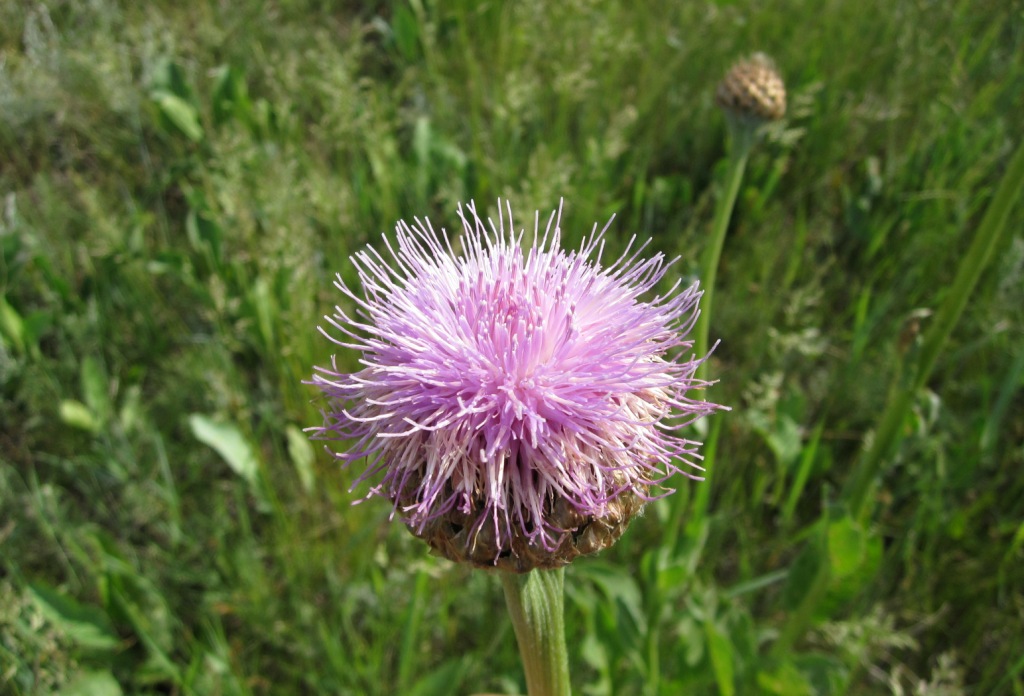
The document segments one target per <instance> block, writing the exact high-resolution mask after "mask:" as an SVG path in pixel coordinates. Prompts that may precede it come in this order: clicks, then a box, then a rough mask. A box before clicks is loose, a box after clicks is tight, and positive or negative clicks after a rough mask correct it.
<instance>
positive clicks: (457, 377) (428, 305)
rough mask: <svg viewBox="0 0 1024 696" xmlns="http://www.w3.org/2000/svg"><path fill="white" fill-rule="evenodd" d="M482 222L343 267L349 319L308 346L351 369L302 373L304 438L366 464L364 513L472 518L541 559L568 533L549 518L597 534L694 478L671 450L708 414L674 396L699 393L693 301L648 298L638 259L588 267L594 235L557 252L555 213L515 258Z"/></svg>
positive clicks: (505, 231)
mask: <svg viewBox="0 0 1024 696" xmlns="http://www.w3.org/2000/svg"><path fill="white" fill-rule="evenodd" d="M498 205H499V216H498V223H497V225H495V223H494V222H493V221H491V220H487V221H485V220H483V219H481V217H480V216H479V215H478V214H477V211H476V208H475V206H474V205H473V204H472V203H470V204H469V205H468V206H466V207H465V209H463V208H462V207H461V206H460V209H459V217H460V219H461V221H462V225H463V234H462V236H461V237H460V238H459V239H457V240H454V241H453V240H451V239H449V237H448V235H447V233H446V232H444V230H442V232H441V234H440V235H438V234H437V233H435V232H434V230H433V228H432V226H431V224H430V222H429V221H428V220H424V221H421V220H420V219H418V218H417V219H415V224H414V225H408V224H406V223H404V222H401V223H399V224H398V226H397V227H396V236H395V239H394V241H392V240H391V239H388V238H387V237H385V238H384V246H385V249H386V252H385V253H383V254H382V253H379V252H378V251H376V250H375V249H373V248H369V247H368V248H367V249H365V250H363V251H360V252H359V253H357V254H356V255H355V256H354V257H353V258H352V262H353V263H354V264H355V266H356V268H357V270H358V274H359V281H360V285H361V286H362V291H361V292H358V291H356V290H354V289H352V288H350V287H348V286H347V285H346V284H345V283H344V281H342V280H341V277H340V275H339V276H338V279H337V282H336V283H335V285H336V286H337V287H338V289H339V290H340V291H341V292H342V294H344V295H345V297H346V298H347V304H348V305H349V306H351V307H353V308H354V309H353V310H347V309H343V308H342V307H340V306H339V307H335V313H334V315H333V316H327V317H325V319H326V322H327V326H326V327H320V330H321V332H322V333H323V334H324V335H325V336H327V337H328V338H330V340H332V341H333V342H334V343H336V344H337V345H339V346H342V347H344V348H347V349H351V350H354V351H358V352H359V353H360V360H359V362H360V364H362V365H363V368H362V369H361V370H359V371H358V372H354V373H347V372H345V371H343V370H340V369H339V368H338V366H337V363H336V361H335V359H334V358H332V362H331V367H330V368H325V367H317V368H316V369H315V373H314V375H313V379H312V384H314V385H316V386H317V387H318V388H319V389H320V390H321V391H322V392H323V394H325V395H326V397H327V400H326V407H325V409H324V412H323V416H324V423H323V426H322V427H318V428H313V429H312V430H313V432H314V437H318V438H321V439H329V440H338V441H344V443H345V444H344V445H342V447H343V448H344V449H342V451H340V452H334V453H333V454H334V456H335V457H337V458H338V459H340V460H342V461H343V462H346V463H348V462H353V461H356V460H365V462H366V468H365V470H364V471H363V472H362V474H361V476H359V478H358V480H357V481H356V483H355V484H353V486H354V487H355V486H356V485H358V484H359V483H361V482H363V481H366V480H368V479H373V480H375V481H377V483H376V484H375V485H373V486H372V487H371V489H370V494H369V495H368V496H367V497H369V496H370V495H381V496H383V497H385V498H387V499H388V500H390V501H391V502H392V504H393V505H394V508H395V511H396V512H397V513H398V514H399V515H400V516H401V517H402V518H403V519H404V521H405V522H406V524H408V525H409V526H410V528H411V529H412V530H413V531H414V532H415V531H416V530H417V529H422V528H423V527H424V526H425V525H426V524H428V523H429V522H432V521H435V520H437V519H438V518H439V517H442V516H445V515H449V514H454V513H463V514H468V513H471V512H473V513H474V519H475V520H476V523H475V524H476V525H477V529H475V530H474V531H479V527H482V526H484V525H488V526H492V530H488V531H489V533H490V532H491V531H493V534H494V536H495V537H496V538H497V539H498V540H499V542H500V541H501V540H508V539H510V538H511V537H513V536H517V535H518V536H520V537H526V538H527V539H529V540H530V542H531V543H535V544H539V545H541V546H544V547H546V548H551V547H553V546H554V545H556V544H557V543H559V540H560V539H561V538H562V537H563V536H564V535H565V534H566V533H567V532H568V531H569V530H565V529H562V528H559V527H558V525H557V524H554V523H553V521H552V518H551V515H550V511H551V510H552V509H554V506H555V504H556V503H558V504H561V505H564V504H565V503H568V504H569V505H570V506H571V507H572V508H574V509H575V510H577V511H579V512H580V513H582V514H583V515H585V516H598V517H599V516H600V515H602V514H603V512H604V510H605V509H606V506H607V505H608V504H609V503H610V502H611V501H613V500H615V499H616V498H617V497H618V496H620V495H622V494H623V493H625V492H627V491H628V492H632V493H634V494H637V495H640V496H642V497H643V498H644V499H650V497H649V496H650V493H649V491H650V490H651V488H652V487H653V488H655V489H656V490H657V487H658V486H659V484H662V483H663V482H664V481H665V480H666V479H667V478H668V477H669V476H670V475H672V474H673V473H675V472H680V471H681V472H682V473H684V474H686V475H687V476H690V477H691V478H699V477H698V476H696V475H694V474H693V473H691V470H701V467H700V466H698V464H697V460H699V459H700V458H701V457H700V455H699V454H698V452H697V446H698V445H699V443H697V442H693V441H691V440H688V439H686V438H685V437H682V436H681V435H679V434H678V433H679V430H680V428H682V427H683V426H685V425H687V424H689V423H692V422H693V421H694V420H696V419H698V418H700V417H702V416H705V415H707V414H709V413H711V412H713V411H715V410H718V409H721V408H722V407H721V406H718V405H716V404H712V403H709V402H707V401H704V400H701V399H695V398H692V397H691V396H690V392H691V390H695V389H702V388H704V387H706V386H707V385H708V383H707V382H703V381H701V380H698V379H696V378H695V377H694V373H695V371H696V369H697V367H698V365H699V364H700V362H701V361H702V360H703V359H704V358H703V357H696V356H692V355H689V356H688V355H687V352H688V351H689V350H690V349H691V348H692V342H691V341H688V340H687V334H688V332H689V331H690V330H691V328H692V327H693V325H694V322H695V321H696V318H697V314H698V309H697V303H698V300H699V298H700V295H701V292H700V291H699V290H698V289H697V284H696V283H694V284H693V285H691V286H689V287H685V288H682V287H681V283H680V282H679V281H677V282H676V283H675V285H673V286H672V288H671V289H670V290H669V291H668V292H666V293H665V294H660V295H659V294H655V292H656V291H655V288H656V286H657V285H658V283H659V281H661V280H662V278H663V276H664V275H665V273H666V270H667V268H668V266H669V263H667V262H666V260H665V258H664V256H663V255H662V254H660V253H659V254H654V255H653V256H651V257H650V258H643V256H642V252H643V251H644V249H645V247H646V246H647V245H646V243H644V244H641V245H637V244H636V243H635V237H634V239H633V240H631V242H630V244H629V247H628V248H627V250H626V252H625V253H624V254H623V255H622V256H621V257H620V258H618V259H617V260H616V261H614V262H613V263H611V264H609V265H602V261H601V255H602V251H603V248H604V241H603V236H604V233H605V231H606V230H607V226H605V228H604V229H603V230H601V231H600V232H598V231H597V226H596V225H595V227H594V230H593V231H592V232H591V234H590V236H589V237H588V238H587V239H585V240H584V242H583V244H582V245H581V247H580V248H579V249H578V250H573V251H568V250H565V249H563V248H562V247H561V245H560V229H559V221H560V218H561V207H559V209H558V211H556V212H555V213H552V215H551V217H550V218H549V219H548V221H547V225H546V227H545V228H544V229H541V226H540V218H539V215H537V216H535V218H534V233H533V235H532V238H531V239H529V240H525V242H524V236H525V235H524V232H523V231H519V232H516V228H515V226H514V224H513V220H512V210H511V207H510V206H508V205H507V204H506V206H505V210H504V211H503V212H502V211H501V207H502V203H501V202H500V201H499V204H498ZM381 475H382V476H381Z"/></svg>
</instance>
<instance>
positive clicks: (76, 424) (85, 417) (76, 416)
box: [59, 399, 100, 433]
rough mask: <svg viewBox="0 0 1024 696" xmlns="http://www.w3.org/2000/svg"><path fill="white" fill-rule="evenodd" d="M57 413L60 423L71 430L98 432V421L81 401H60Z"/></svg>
mask: <svg viewBox="0 0 1024 696" xmlns="http://www.w3.org/2000/svg"><path fill="white" fill-rule="evenodd" d="M59 413H60V420H61V422H62V423H64V424H66V425H70V426H71V427H72V428H78V429H79V430H85V431H87V432H90V433H97V432H99V430H100V421H99V419H98V418H97V417H96V416H95V414H93V412H92V411H90V410H89V407H88V406H86V405H85V404H83V403H82V402H81V401H75V400H74V399H65V400H63V401H61V402H60V408H59Z"/></svg>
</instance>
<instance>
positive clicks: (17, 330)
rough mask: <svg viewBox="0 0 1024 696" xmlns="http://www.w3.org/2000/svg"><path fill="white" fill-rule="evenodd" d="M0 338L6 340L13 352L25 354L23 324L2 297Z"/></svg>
mask: <svg viewBox="0 0 1024 696" xmlns="http://www.w3.org/2000/svg"><path fill="white" fill-rule="evenodd" d="M0 337H3V338H6V339H7V341H8V342H9V343H10V344H11V345H12V346H14V350H15V352H17V353H24V352H25V323H24V322H23V321H22V319H21V315H20V314H18V312H17V310H15V309H14V307H12V306H11V305H9V304H8V303H7V298H6V297H3V296H0Z"/></svg>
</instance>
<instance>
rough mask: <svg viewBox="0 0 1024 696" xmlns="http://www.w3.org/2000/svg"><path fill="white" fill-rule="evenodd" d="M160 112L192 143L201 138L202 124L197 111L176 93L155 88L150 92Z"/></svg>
mask: <svg viewBox="0 0 1024 696" xmlns="http://www.w3.org/2000/svg"><path fill="white" fill-rule="evenodd" d="M152 97H153V101H155V102H156V105H157V107H158V108H159V109H160V113H161V114H163V115H164V116H165V117H166V118H167V120H168V121H170V122H171V123H172V124H174V125H175V126H176V127H177V129H178V130H179V131H181V133H182V134H183V135H184V136H185V137H186V138H188V139H189V140H191V141H192V142H194V143H198V142H199V141H200V140H202V139H203V126H202V124H201V123H200V122H199V112H198V111H197V110H196V108H195V107H194V106H192V105H191V104H189V103H188V102H187V101H185V100H184V99H182V98H181V97H179V96H178V95H176V94H171V93H170V92H164V91H162V90H157V91H155V92H153V94H152Z"/></svg>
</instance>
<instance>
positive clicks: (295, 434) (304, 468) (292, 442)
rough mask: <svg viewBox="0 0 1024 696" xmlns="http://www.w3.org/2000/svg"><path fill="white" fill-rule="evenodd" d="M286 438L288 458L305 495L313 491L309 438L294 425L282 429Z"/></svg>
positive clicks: (311, 451)
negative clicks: (297, 475) (293, 466)
mask: <svg viewBox="0 0 1024 696" xmlns="http://www.w3.org/2000/svg"><path fill="white" fill-rule="evenodd" d="M284 434H285V436H286V437H287V438H288V456H289V457H291V459H292V464H294V465H295V471H296V472H298V474H299V481H300V482H301V483H302V489H303V490H304V491H306V492H307V493H309V492H311V491H312V490H313V485H314V480H313V479H314V477H313V459H314V456H313V446H312V445H311V444H309V438H308V437H306V434H305V433H303V432H302V431H301V430H299V429H298V428H296V427H295V426H294V425H288V426H287V427H286V428H285V429H284Z"/></svg>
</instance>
